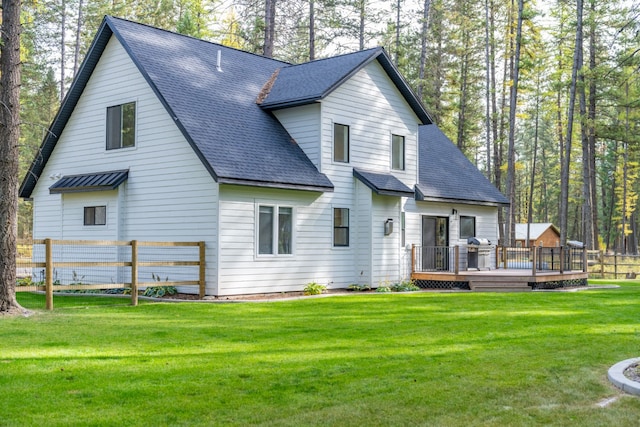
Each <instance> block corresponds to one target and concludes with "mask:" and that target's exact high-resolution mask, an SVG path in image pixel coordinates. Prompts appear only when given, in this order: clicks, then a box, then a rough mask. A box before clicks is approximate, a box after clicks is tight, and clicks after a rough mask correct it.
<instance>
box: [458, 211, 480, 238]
mask: <svg viewBox="0 0 640 427" xmlns="http://www.w3.org/2000/svg"><path fill="white" fill-rule="evenodd" d="M463 219H470V220H472V221H473V235H471V236H467V235H463V234H462V220H463ZM476 225H477V224H476V217H475V216H471V215H460V219H459V230H458V234H459V235H460V239H467V238H469V237H476V232H477V228H476Z"/></svg>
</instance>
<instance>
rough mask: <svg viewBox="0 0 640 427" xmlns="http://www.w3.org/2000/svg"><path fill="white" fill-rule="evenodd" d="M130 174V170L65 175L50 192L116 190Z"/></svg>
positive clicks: (50, 188)
mask: <svg viewBox="0 0 640 427" xmlns="http://www.w3.org/2000/svg"><path fill="white" fill-rule="evenodd" d="M128 176H129V170H119V171H110V172H98V173H86V174H82V175H65V176H63V177H62V178H60V179H59V180H58V182H56V183H55V184H53V185H52V186H51V187H49V193H51V194H60V193H81V192H86V191H107V190H115V189H116V188H118V187H119V186H120V184H122V183H123V182H124V181H125V180H126V179H127V177H128Z"/></svg>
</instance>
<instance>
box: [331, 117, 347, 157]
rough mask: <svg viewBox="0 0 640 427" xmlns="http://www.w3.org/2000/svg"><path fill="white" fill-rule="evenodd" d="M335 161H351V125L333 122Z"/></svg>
mask: <svg viewBox="0 0 640 427" xmlns="http://www.w3.org/2000/svg"><path fill="white" fill-rule="evenodd" d="M333 161H334V162H341V163H349V126H347V125H340V124H338V123H334V124H333Z"/></svg>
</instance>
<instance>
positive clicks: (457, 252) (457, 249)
mask: <svg viewBox="0 0 640 427" xmlns="http://www.w3.org/2000/svg"><path fill="white" fill-rule="evenodd" d="M453 254H454V255H453V257H454V258H455V261H454V262H455V263H456V264H455V268H454V270H453V272H454V273H455V274H458V273H460V246H458V245H455V246H454V247H453Z"/></svg>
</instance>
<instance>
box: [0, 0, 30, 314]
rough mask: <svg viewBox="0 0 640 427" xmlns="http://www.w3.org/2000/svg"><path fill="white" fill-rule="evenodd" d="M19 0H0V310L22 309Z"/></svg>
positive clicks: (2, 312)
mask: <svg viewBox="0 0 640 427" xmlns="http://www.w3.org/2000/svg"><path fill="white" fill-rule="evenodd" d="M21 31H22V28H21V26H20V0H2V46H1V47H0V86H1V87H0V105H2V108H0V314H15V313H20V312H22V313H24V309H23V308H22V307H20V305H19V304H18V302H17V301H16V257H17V239H18V143H19V139H20V33H21Z"/></svg>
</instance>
